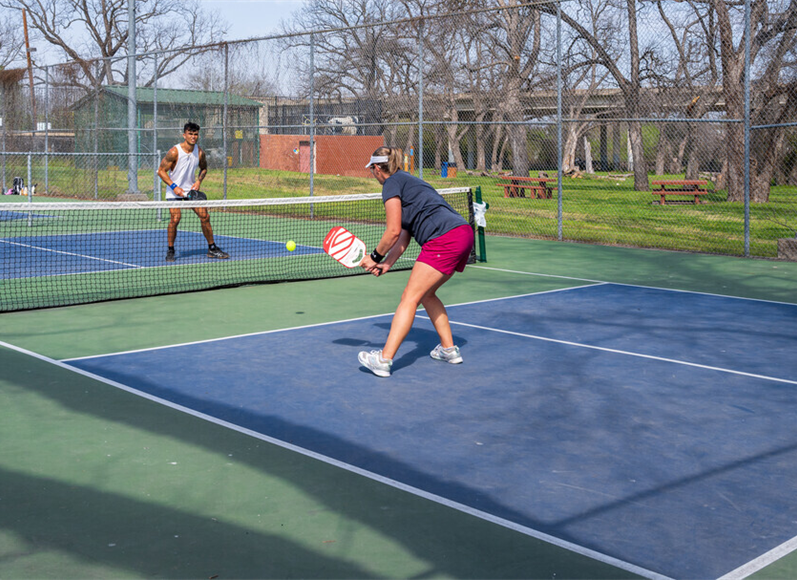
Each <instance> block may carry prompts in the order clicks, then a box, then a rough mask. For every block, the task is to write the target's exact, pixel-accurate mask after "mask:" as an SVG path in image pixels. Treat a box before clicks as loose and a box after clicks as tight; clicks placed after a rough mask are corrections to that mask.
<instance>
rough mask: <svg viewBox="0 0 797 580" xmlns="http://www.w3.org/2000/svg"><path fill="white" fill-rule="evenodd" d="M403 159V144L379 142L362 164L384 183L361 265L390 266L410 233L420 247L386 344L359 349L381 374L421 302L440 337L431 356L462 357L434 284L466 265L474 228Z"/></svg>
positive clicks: (386, 371) (364, 362)
mask: <svg viewBox="0 0 797 580" xmlns="http://www.w3.org/2000/svg"><path fill="white" fill-rule="evenodd" d="M403 160H404V154H403V152H402V151H401V149H397V148H395V147H380V148H379V149H377V150H376V151H374V153H373V155H372V156H371V160H370V161H369V162H368V165H366V166H365V167H366V169H370V170H371V173H372V174H373V176H374V177H375V178H376V179H377V181H379V183H381V184H382V201H383V203H384V204H385V221H386V227H385V233H384V234H382V238H381V239H380V240H379V243H378V244H377V245H376V248H374V250H373V252H371V255H370V256H366V257H365V258H363V261H362V262H361V263H360V267H362V268H365V269H366V270H368V271H369V272H371V273H372V274H374V275H375V276H379V275H380V274H384V273H385V272H387V271H388V270H390V267H391V266H392V265H393V264H394V263H395V262H396V260H398V259H399V257H400V256H401V254H403V253H404V250H406V249H407V246H408V245H409V242H410V238H411V237H412V238H415V241H416V242H418V244H420V246H421V253H420V255H419V256H418V258H417V260H416V261H415V265H414V266H413V268H412V273H411V274H410V279H409V281H408V282H407V286H406V288H404V292H403V294H402V295H401V302H400V303H399V305H398V308H397V309H396V313H395V314H394V315H393V322H392V324H391V325H390V333H389V334H388V337H387V342H386V343H385V346H384V347H383V348H382V350H372V351H371V352H365V351H363V352H361V353H360V354H359V356H358V359H359V361H360V364H362V365H363V366H364V367H367V368H368V369H370V370H371V371H372V372H373V373H374V374H375V375H377V376H379V377H389V376H390V369H391V367H392V365H393V357H394V356H395V355H396V352H397V351H398V349H399V347H400V346H401V343H402V342H403V341H404V339H405V338H406V337H407V334H408V333H409V331H410V328H412V323H413V321H414V320H415V312H416V310H417V309H418V306H419V305H421V304H422V305H423V307H424V308H425V309H426V313H427V314H428V316H429V318H430V319H431V321H432V324H434V327H435V330H436V331H437V334H438V335H439V336H440V344H439V345H437V347H435V349H434V350H433V351H432V352H431V353H430V355H431V357H432V358H433V359H436V360H441V361H445V362H449V363H455V364H456V363H461V362H462V355H461V354H460V352H459V347H457V346H456V345H455V344H454V339H453V337H452V335H451V326H450V324H449V322H448V313H447V312H446V307H445V306H444V305H443V303H442V302H441V301H440V299H439V298H438V297H437V289H438V288H440V286H442V285H443V284H445V283H446V282H447V281H448V280H449V278H451V276H453V274H454V272H462V271H463V270H464V269H465V264H466V263H467V261H468V257H469V256H470V253H471V250H472V249H473V229H472V228H471V226H469V225H468V222H467V221H465V218H463V217H462V216H461V215H459V214H458V213H457V212H456V211H455V210H454V209H453V208H452V207H451V206H450V205H448V203H446V201H445V200H444V199H443V197H442V196H441V195H440V194H439V193H437V191H435V189H434V188H433V187H432V186H431V185H429V184H428V183H426V182H425V181H423V180H422V179H419V178H417V177H415V176H414V175H410V174H409V173H407V172H405V171H403V170H402V169H401V164H402V162H403ZM383 260H384V261H383Z"/></svg>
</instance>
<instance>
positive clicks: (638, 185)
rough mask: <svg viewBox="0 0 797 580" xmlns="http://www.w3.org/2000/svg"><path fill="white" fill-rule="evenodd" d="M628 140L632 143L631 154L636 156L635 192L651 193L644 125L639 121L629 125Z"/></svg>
mask: <svg viewBox="0 0 797 580" xmlns="http://www.w3.org/2000/svg"><path fill="white" fill-rule="evenodd" d="M628 139H629V140H630V141H631V152H632V153H633V155H634V190H635V191H650V184H649V183H648V170H647V164H646V163H645V149H644V147H643V146H642V123H640V122H639V121H632V122H630V123H628Z"/></svg>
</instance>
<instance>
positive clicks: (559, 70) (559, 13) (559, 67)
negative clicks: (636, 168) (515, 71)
mask: <svg viewBox="0 0 797 580" xmlns="http://www.w3.org/2000/svg"><path fill="white" fill-rule="evenodd" d="M556 152H557V160H556V188H557V190H558V191H557V214H556V220H557V236H558V239H559V241H560V242H561V241H562V238H563V233H562V4H561V2H557V3H556Z"/></svg>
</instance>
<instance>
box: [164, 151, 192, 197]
mask: <svg viewBox="0 0 797 580" xmlns="http://www.w3.org/2000/svg"><path fill="white" fill-rule="evenodd" d="M175 147H176V148H177V163H175V164H174V169H172V170H171V171H170V172H169V177H171V178H172V181H173V182H175V183H176V184H177V187H181V188H182V189H183V190H185V192H186V193H188V190H190V189H191V186H192V185H194V182H195V181H196V177H195V176H194V174H195V173H196V170H197V167H199V146H198V145H195V146H194V150H193V151H192V152H191V153H186V152H185V151H183V146H182V145H180V144H178V145H176V146H175ZM166 199H178V196H177V195H175V193H174V191H173V190H172V188H171V187H167V188H166Z"/></svg>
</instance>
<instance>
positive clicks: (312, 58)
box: [310, 34, 315, 216]
mask: <svg viewBox="0 0 797 580" xmlns="http://www.w3.org/2000/svg"><path fill="white" fill-rule="evenodd" d="M314 177H315V34H311V35H310V196H311V197H312V195H313V191H314V186H315V180H314ZM312 207H313V206H310V208H311V209H310V211H311V212H312ZM311 216H312V214H311Z"/></svg>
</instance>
